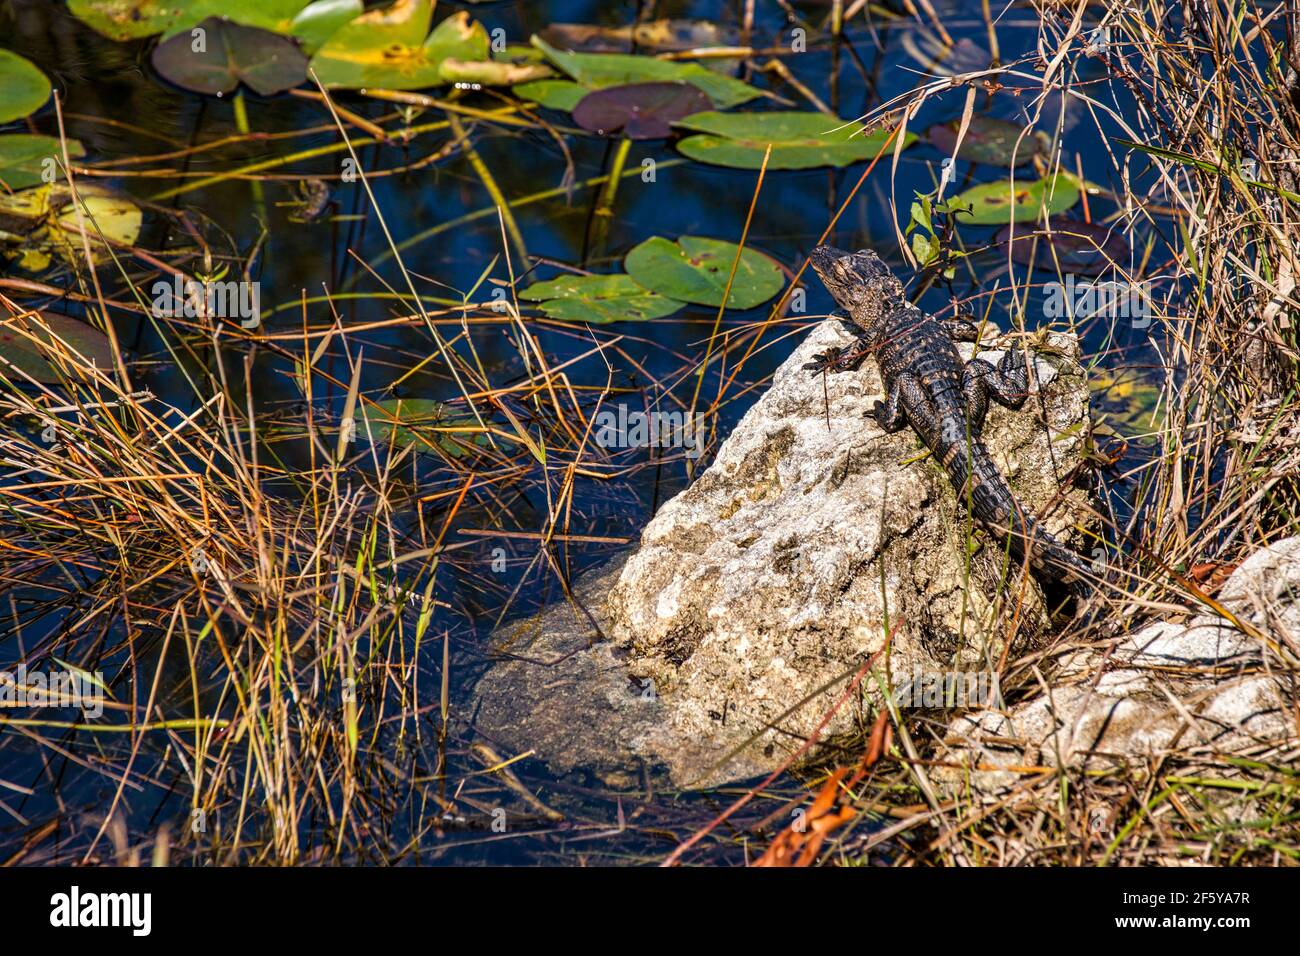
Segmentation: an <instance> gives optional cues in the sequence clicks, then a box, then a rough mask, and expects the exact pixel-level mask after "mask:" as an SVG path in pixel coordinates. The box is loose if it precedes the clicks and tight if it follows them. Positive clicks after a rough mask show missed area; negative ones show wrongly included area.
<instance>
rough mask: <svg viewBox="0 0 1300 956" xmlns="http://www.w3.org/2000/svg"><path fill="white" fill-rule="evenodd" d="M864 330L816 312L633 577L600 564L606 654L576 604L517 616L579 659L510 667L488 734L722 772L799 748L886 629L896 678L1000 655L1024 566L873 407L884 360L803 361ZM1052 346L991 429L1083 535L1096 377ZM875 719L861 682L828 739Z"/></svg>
mask: <svg viewBox="0 0 1300 956" xmlns="http://www.w3.org/2000/svg"><path fill="white" fill-rule="evenodd" d="M848 340H849V337H848V333H846V332H845V331H844V330H843V329H842V328H841V326H840V324H839V322H837V321H834V320H831V321H827V322H825V323H823V324H821V325H820V326H818V327H816V328H815V329H813V330H812V331H811V333H810V334H809V335H808V336H807V338H806V339H805V340H804V342H803V343H802V344H801V345H800V346H799V348H798V349H797V350H796V351H795V353H794V354H793V355H792V356H791V357H790V358H789V359H788V360H787V361H786V362H785V363H783V365H782V366H781V367H780V368H779V369H778V370H777V372H776V374H775V376H774V380H773V382H772V385H771V387H770V388H769V389H768V391H767V392H766V393H765V394H764V395H763V396H762V398H760V399H759V400H758V402H757V403H755V405H754V406H753V407H752V408H751V409H750V410H749V411H748V412H747V413H746V415H745V416H744V418H743V419H742V420H741V421H740V423H739V424H738V425H737V426H736V428H735V430H734V432H733V433H732V434H731V436H730V437H729V438H728V439H727V440H726V441H725V442H724V443H723V445H722V447H721V448H720V449H719V452H718V456H717V459H716V460H715V461H714V462H713V463H712V464H711V465H710V466H709V468H708V469H707V470H706V471H705V472H704V473H703V474H701V475H700V477H699V478H698V479H697V480H696V481H695V483H694V484H692V485H691V486H690V487H689V488H687V489H686V490H685V491H683V492H682V493H681V494H679V495H678V496H677V497H675V498H673V499H672V500H671V501H669V502H667V503H666V504H665V505H664V506H663V507H662V508H661V510H660V511H659V513H658V514H657V515H656V516H655V517H654V519H653V520H652V521H651V522H650V523H649V524H648V525H647V527H646V529H645V531H644V533H643V535H642V539H641V544H640V547H639V548H637V549H636V550H635V551H634V552H633V553H632V554H631V555H630V556H628V557H627V560H626V563H625V564H623V565H622V566H621V569H619V570H618V571H617V578H616V579H615V572H614V571H613V570H608V569H607V570H606V571H603V572H601V573H599V574H598V576H597V578H596V579H595V580H596V583H595V584H592V583H589V582H584V587H583V588H582V589H581V590H582V591H583V593H585V594H587V595H588V596H589V598H590V603H589V604H588V605H587V607H588V610H589V611H590V613H591V614H592V616H593V617H594V618H595V619H596V620H597V621H599V622H600V624H601V629H602V631H603V633H604V634H605V635H606V636H608V638H609V641H608V642H607V643H604V644H600V643H598V644H596V645H594V646H593V647H591V649H590V650H588V649H587V648H588V644H589V643H590V642H591V640H592V639H593V636H594V633H595V632H594V629H593V628H591V626H590V624H589V623H588V622H586V621H585V618H584V616H583V615H581V614H576V615H575V613H574V612H573V611H572V610H571V609H570V608H568V607H558V608H552V609H550V610H548V611H547V612H546V613H545V614H544V615H542V616H541V617H540V618H536V619H531V620H529V621H525V622H523V623H522V624H518V625H515V626H514V631H513V632H512V633H515V632H520V631H522V632H526V633H531V634H533V635H534V637H532V638H531V640H532V643H531V646H529V647H527V648H526V649H524V648H522V646H521V645H520V643H519V642H518V641H516V642H515V646H512V648H511V651H512V653H515V654H519V655H521V656H527V657H529V658H533V659H545V660H558V659H560V658H563V662H562V663H557V664H554V665H553V666H550V667H543V666H542V665H528V664H525V663H522V662H521V661H519V660H515V661H510V662H508V663H505V664H502V665H499V666H498V667H496V668H494V669H493V670H491V671H489V673H488V674H487V676H486V677H485V678H484V680H483V682H482V684H481V685H480V689H479V698H480V700H481V702H482V706H481V711H480V715H479V721H478V724H477V726H478V727H479V728H480V729H481V730H483V731H484V732H485V733H487V734H489V735H491V736H495V737H496V738H497V739H498V741H499V742H502V743H503V744H506V745H508V746H510V747H513V748H515V749H516V750H525V749H534V750H536V751H537V753H538V754H539V756H541V757H542V758H543V759H545V760H547V761H549V762H551V763H552V764H553V765H554V766H555V767H557V768H559V769H568V768H569V767H573V766H580V765H584V764H588V765H594V764H602V765H610V766H614V765H618V764H620V763H622V764H623V765H632V766H635V764H636V762H637V761H638V760H640V761H644V762H646V763H648V764H655V765H662V766H664V767H665V768H666V769H667V770H668V772H669V775H670V776H671V778H672V780H673V781H674V782H675V783H676V784H678V785H683V786H693V785H694V786H702V785H714V784H718V783H721V782H723V781H727V780H734V779H738V778H743V777H750V776H754V775H757V774H760V773H766V772H770V771H771V770H773V769H775V768H776V767H778V766H780V765H781V763H782V762H783V761H784V760H785V758H786V757H787V755H789V754H790V753H791V752H792V751H794V750H795V749H796V748H798V747H799V746H800V745H801V744H802V743H803V741H804V739H805V738H806V737H807V735H809V734H810V733H812V732H813V731H814V729H815V728H817V726H818V725H819V724H820V723H821V722H822V719H823V716H824V715H825V714H826V713H827V712H828V711H829V710H830V709H831V708H832V706H833V705H834V704H835V702H836V700H837V699H838V698H839V697H840V695H841V694H842V693H843V692H844V690H845V687H846V686H847V682H848V679H849V678H850V677H851V675H853V674H854V672H855V671H857V669H858V668H859V667H860V666H861V665H862V664H863V662H864V661H866V660H867V659H868V658H869V656H870V654H871V653H872V652H874V651H875V650H877V649H879V648H880V647H881V645H882V643H883V641H884V635H885V631H886V620H887V619H888V620H889V621H892V622H899V621H901V622H903V623H902V626H901V627H898V628H897V629H896V632H895V637H894V640H893V643H892V647H891V651H890V666H891V671H892V672H893V673H895V674H898V673H902V672H910V671H912V670H913V668H914V667H917V666H920V667H924V668H926V669H936V668H938V669H946V668H949V667H951V666H953V664H954V662H955V661H958V662H963V663H965V664H966V665H973V666H978V664H979V662H982V661H986V660H988V659H990V658H991V657H995V656H996V655H998V654H1000V652H1001V647H1000V646H998V645H996V644H995V643H994V642H992V641H990V640H989V638H988V637H987V635H986V632H985V628H986V626H987V624H986V623H985V622H987V621H988V620H989V608H990V603H991V602H992V601H993V600H995V599H996V598H997V596H998V595H1003V596H1005V595H1006V594H1007V592H1008V590H1009V588H1017V587H1019V586H1020V584H1021V582H1019V581H1018V580H1013V581H1012V582H1011V584H1010V585H1007V584H1004V583H1002V578H1003V577H1004V573H1003V567H1002V566H1003V564H1004V563H1005V557H1004V555H1003V554H1002V553H1001V551H1000V550H999V549H998V548H996V547H983V548H981V549H978V550H976V551H975V553H974V554H973V555H972V554H971V552H972V548H971V547H970V542H972V541H974V540H977V539H978V535H977V534H972V533H971V532H969V531H968V528H967V518H966V515H965V511H964V509H963V508H961V507H959V504H958V501H957V498H956V495H955V494H954V492H953V490H952V489H951V488H950V487H949V485H948V481H947V478H946V477H945V476H944V475H943V473H942V471H941V470H940V469H939V467H938V465H937V464H936V463H934V462H932V461H930V460H928V459H926V458H924V457H923V454H924V448H923V447H922V446H921V445H920V442H919V440H918V439H917V438H916V437H915V435H914V434H913V433H912V432H911V431H910V430H904V431H902V432H900V433H898V434H895V435H887V434H885V433H884V432H883V431H881V430H880V429H879V428H878V427H877V426H876V424H875V422H874V421H873V420H871V419H869V418H866V417H865V415H866V412H867V411H868V409H870V408H871V406H872V405H873V404H874V402H875V401H876V399H878V398H881V397H882V395H881V383H880V377H879V374H878V372H877V370H876V368H875V363H874V362H871V361H868V362H867V363H866V364H865V365H864V366H863V368H862V369H861V370H860V371H858V372H855V373H844V374H840V375H833V376H826V377H824V378H823V377H821V376H814V375H811V374H809V373H808V372H807V371H805V370H803V369H802V367H801V366H802V365H803V364H804V363H805V362H808V361H810V360H811V359H812V357H813V355H814V354H815V353H817V352H820V351H823V350H824V349H826V348H830V347H837V346H840V345H843V344H846V343H847V342H848ZM1003 344H1004V345H1005V344H1009V343H1003ZM971 348H972V347H971V346H965V350H966V351H965V354H966V356H967V357H969V355H970V353H971ZM1039 348H1041V349H1042V351H1041V352H1038V353H1036V355H1037V360H1036V362H1035V364H1034V368H1033V374H1032V377H1033V378H1035V379H1036V381H1037V382H1038V383H1039V386H1040V388H1039V389H1037V390H1035V391H1034V392H1033V393H1032V394H1031V396H1030V399H1029V401H1028V402H1027V403H1026V405H1025V406H1024V408H1023V409H1021V410H1020V411H1018V412H1010V411H1008V410H1006V409H1002V408H998V407H994V408H993V409H992V410H991V411H990V414H989V419H988V422H987V423H986V425H985V429H984V437H985V442H986V444H987V445H988V447H989V451H990V453H991V454H992V456H993V459H994V461H995V462H996V463H997V464H998V466H999V468H1000V469H1001V470H1002V472H1003V474H1005V475H1006V476H1007V478H1008V481H1009V483H1010V485H1011V487H1012V489H1013V490H1014V491H1015V493H1016V494H1017V496H1018V497H1019V499H1020V501H1021V502H1022V504H1023V505H1024V506H1025V507H1026V508H1027V509H1028V510H1030V511H1031V512H1035V513H1038V512H1044V513H1045V520H1044V523H1045V525H1046V526H1047V527H1048V528H1049V529H1050V530H1052V531H1053V532H1054V533H1058V534H1060V535H1061V536H1062V537H1063V538H1064V539H1065V540H1067V541H1068V540H1069V539H1070V535H1069V533H1068V529H1069V528H1070V527H1071V526H1072V525H1074V524H1075V523H1080V522H1082V520H1083V519H1082V513H1083V512H1082V510H1081V508H1080V502H1081V501H1082V498H1083V496H1082V494H1081V493H1079V492H1077V491H1073V490H1071V489H1068V488H1066V489H1064V491H1065V493H1064V494H1062V488H1061V486H1062V483H1063V480H1064V476H1066V475H1067V474H1068V473H1069V472H1070V470H1071V469H1072V468H1073V467H1074V466H1075V465H1076V464H1077V462H1078V458H1079V453H1080V451H1081V448H1082V444H1083V435H1084V433H1085V428H1083V427H1080V426H1081V424H1082V423H1084V422H1085V421H1086V417H1087V401H1088V390H1087V382H1086V379H1085V376H1084V373H1083V370H1082V369H1081V368H1080V367H1079V365H1078V347H1077V343H1076V342H1075V340H1074V339H1073V338H1072V337H1069V336H1065V335H1054V336H1052V337H1050V339H1049V340H1048V341H1047V342H1046V343H1044V344H1043V345H1041V346H1039ZM981 354H982V355H984V357H986V358H990V359H992V360H993V361H996V360H997V358H998V357H999V356H1000V353H998V352H993V353H991V354H990V353H988V352H982V353H981ZM1053 504H1054V505H1055V508H1054V510H1046V509H1048V507H1049V505H1053ZM1016 571H1018V569H1016ZM1016 571H1012V572H1011V576H1012V577H1013V579H1014V578H1015V576H1016ZM611 584H612V587H610V586H609V585H611ZM606 587H608V591H607V593H602V590H601V589H602V588H606ZM1022 590H1027V591H1028V592H1030V593H1031V594H1032V593H1035V592H1034V586H1033V585H1032V583H1026V584H1025V585H1024V588H1023V589H1022ZM1030 604H1031V606H1030V608H1029V609H1028V611H1027V612H1026V613H1028V614H1030V615H1032V614H1033V613H1035V612H1034V610H1033V607H1032V599H1031V602H1030ZM504 639H505V635H498V640H504ZM564 655H570V656H568V657H565V656H564ZM868 684H870V682H868ZM638 689H639V691H638ZM651 692H652V693H651ZM562 712H567V713H568V714H569V715H570V716H569V717H567V718H566V717H563V716H562V715H561V714H562ZM557 715H559V716H557ZM864 717H865V714H864V707H863V700H862V696H861V694H856V695H854V697H853V699H852V700H850V701H847V702H846V703H845V705H844V706H842V707H840V709H839V710H838V711H837V712H836V714H835V715H834V717H832V718H831V720H830V721H829V723H828V724H827V726H826V728H825V729H824V731H823V738H826V737H831V736H835V735H839V734H844V733H846V732H850V731H853V730H855V729H857V727H858V726H859V724H860V722H861V721H862V720H863V719H864ZM566 721H567V723H566ZM566 727H567V728H568V729H567V730H566ZM566 733H567V734H568V737H567V738H566Z"/></svg>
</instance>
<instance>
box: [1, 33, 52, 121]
mask: <svg viewBox="0 0 1300 956" xmlns="http://www.w3.org/2000/svg"><path fill="white" fill-rule="evenodd" d="M49 98H50V81H49V80H48V79H47V78H46V76H45V74H44V73H42V72H41V71H40V70H38V69H37V68H36V67H35V66H34V65H33V64H32V63H31V62H30V61H29V60H27V59H25V58H23V57H21V56H19V55H18V54H17V53H14V52H13V51H12V50H0V123H10V122H12V121H14V120H16V119H22V118H23V117H24V116H27V115H28V114H29V113H35V112H36V111H37V110H38V109H40V108H41V107H42V106H44V105H45V101H46V100H48V99H49Z"/></svg>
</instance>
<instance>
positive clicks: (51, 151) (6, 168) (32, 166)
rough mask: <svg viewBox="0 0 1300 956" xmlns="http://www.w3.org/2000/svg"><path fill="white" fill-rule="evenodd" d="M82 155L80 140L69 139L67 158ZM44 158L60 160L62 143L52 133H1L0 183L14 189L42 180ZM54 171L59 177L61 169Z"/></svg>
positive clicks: (58, 163) (61, 157)
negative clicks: (42, 134) (40, 134)
mask: <svg viewBox="0 0 1300 956" xmlns="http://www.w3.org/2000/svg"><path fill="white" fill-rule="evenodd" d="M85 155H86V150H85V149H84V148H83V147H82V145H81V143H80V142H78V141H77V140H75V139H70V140H68V156H69V157H70V158H72V159H80V158H81V157H83V156H85ZM47 159H53V160H55V162H56V165H61V164H62V162H63V146H62V144H61V143H60V142H59V141H58V140H57V139H55V138H54V137H53V136H33V135H31V134H29V133H8V134H6V135H4V136H0V183H2V184H3V185H4V186H5V187H6V188H8V189H13V190H18V189H26V188H27V187H28V186H35V185H37V184H38V183H40V182H41V181H42V174H43V173H44V172H45V170H46V168H47V166H46V163H45V160H47ZM57 175H58V176H59V178H62V176H63V173H62V171H59V172H58V174H57Z"/></svg>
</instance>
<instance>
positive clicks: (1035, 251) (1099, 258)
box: [995, 216, 1129, 276]
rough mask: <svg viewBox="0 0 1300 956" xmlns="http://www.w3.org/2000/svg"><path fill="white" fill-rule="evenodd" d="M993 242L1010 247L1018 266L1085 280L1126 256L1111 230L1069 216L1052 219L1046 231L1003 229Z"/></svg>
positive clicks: (1126, 248) (1119, 238) (1122, 241)
mask: <svg viewBox="0 0 1300 956" xmlns="http://www.w3.org/2000/svg"><path fill="white" fill-rule="evenodd" d="M1013 229H1014V236H1013V235H1012V230H1013ZM995 241H996V242H998V243H1004V242H1009V243H1011V258H1012V259H1013V260H1014V261H1015V262H1019V263H1020V264H1021V265H1026V266H1028V265H1033V266H1036V267H1038V268H1039V269H1050V270H1051V271H1053V272H1056V271H1058V270H1059V271H1061V272H1073V273H1075V274H1076V275H1087V276H1095V275H1101V274H1102V273H1103V272H1105V271H1107V270H1108V269H1111V268H1114V267H1117V266H1119V265H1120V264H1121V263H1122V262H1123V261H1124V260H1125V259H1127V258H1128V253H1129V245H1128V242H1127V241H1125V239H1124V237H1123V236H1122V235H1121V234H1120V233H1119V232H1118V231H1116V230H1115V229H1107V228H1106V227H1105V226H1099V225H1097V224H1096V223H1091V222H1083V221H1082V220H1079V219H1072V218H1070V217H1069V216H1053V217H1052V218H1051V220H1049V224H1048V228H1046V229H1043V228H1038V229H1028V228H1026V227H1025V226H1023V225H1021V226H1011V225H1007V226H1004V227H1003V228H1002V229H1001V230H999V231H998V234H997V238H996V240H995Z"/></svg>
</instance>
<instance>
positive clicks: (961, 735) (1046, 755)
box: [938, 537, 1300, 792]
mask: <svg viewBox="0 0 1300 956" xmlns="http://www.w3.org/2000/svg"><path fill="white" fill-rule="evenodd" d="M1219 601H1220V603H1222V604H1223V606H1224V607H1226V608H1227V609H1228V610H1229V611H1230V612H1231V613H1232V614H1234V615H1236V616H1237V617H1238V618H1240V619H1242V620H1245V621H1249V622H1250V623H1251V624H1253V625H1254V626H1255V627H1257V628H1259V629H1260V630H1261V631H1262V632H1264V633H1265V634H1266V635H1268V634H1273V635H1275V636H1276V637H1280V638H1281V640H1282V643H1284V644H1285V643H1287V642H1289V644H1290V647H1291V648H1292V649H1293V651H1294V648H1295V647H1296V645H1297V641H1298V639H1300V537H1296V538H1288V539H1287V540H1285V541H1282V542H1279V543H1277V544H1275V545H1273V546H1271V547H1268V548H1264V549H1263V550H1261V551H1259V552H1257V553H1256V554H1254V555H1252V556H1251V557H1250V558H1249V559H1248V560H1246V561H1245V562H1243V563H1242V564H1241V566H1240V567H1238V568H1237V569H1236V570H1235V571H1234V572H1233V573H1232V576H1231V577H1230V578H1229V579H1228V581H1227V582H1226V583H1225V585H1224V587H1223V589H1222V591H1221V592H1220V594H1219ZM1270 662H1272V665H1276V657H1274V656H1272V655H1271V653H1270V651H1269V649H1268V648H1267V647H1266V646H1265V645H1264V644H1263V642H1261V641H1260V639H1259V638H1256V637H1253V636H1250V635H1247V634H1244V633H1242V631H1240V630H1238V629H1237V628H1236V627H1234V626H1232V625H1231V624H1229V623H1228V622H1226V621H1224V620H1221V619H1219V618H1218V617H1216V616H1211V615H1202V616H1198V617H1196V618H1194V619H1192V620H1191V621H1189V622H1187V623H1185V624H1178V623H1173V622H1169V621H1157V622H1155V623H1153V624H1150V625H1147V626H1146V627H1143V628H1142V629H1140V630H1139V631H1137V632H1136V633H1134V634H1131V635H1129V636H1128V637H1126V638H1124V639H1123V640H1122V641H1121V643H1120V644H1119V646H1118V647H1116V648H1115V651H1114V653H1113V654H1112V655H1111V657H1110V659H1109V660H1108V661H1103V653H1102V650H1100V649H1088V650H1085V651H1081V652H1076V653H1075V654H1073V655H1072V656H1071V657H1070V658H1069V659H1068V660H1067V661H1066V662H1065V663H1064V665H1063V666H1062V668H1061V670H1060V672H1059V673H1058V674H1057V675H1056V678H1055V680H1054V681H1053V687H1052V689H1051V691H1050V693H1046V694H1043V695H1040V696H1036V697H1034V698H1032V699H1030V700H1027V701H1025V702H1022V703H1019V704H1017V705H1016V706H1014V707H1012V708H1011V709H1010V710H1009V711H993V710H986V711H979V712H974V713H970V714H965V715H962V716H960V717H958V718H957V719H956V720H954V721H953V722H952V724H951V725H950V727H949V731H948V737H947V741H946V742H947V744H948V745H949V747H950V751H949V753H947V754H946V755H944V758H943V759H944V760H945V761H947V762H950V763H951V762H955V763H958V764H960V765H962V766H963V767H966V768H977V769H974V770H972V772H970V773H969V774H967V773H966V772H964V771H958V772H954V771H948V772H946V773H944V774H939V775H938V776H939V777H940V778H941V782H942V781H943V780H946V781H947V782H949V783H952V784H954V785H960V786H965V785H967V784H969V785H970V786H972V787H973V788H974V789H976V790H981V791H986V792H992V791H996V790H998V789H1001V788H1003V787H1006V786H1008V785H1010V784H1011V783H1013V782H1015V781H1016V780H1017V779H1019V778H1018V775H1017V774H1016V773H1014V772H1010V771H1007V770H999V769H996V768H1000V767H1002V768H1007V767H1013V766H1021V767H1023V766H1047V767H1059V766H1068V767H1072V768H1079V769H1097V768H1101V767H1106V766H1114V765H1117V764H1130V765H1131V764H1134V763H1137V764H1141V763H1144V762H1145V761H1147V760H1149V759H1151V758H1154V757H1158V756H1160V755H1162V754H1165V753H1168V752H1170V751H1172V750H1174V749H1175V748H1177V750H1178V751H1179V752H1180V753H1181V754H1184V755H1188V756H1192V757H1193V758H1194V757H1195V756H1196V755H1197V754H1206V755H1208V754H1222V753H1231V752H1234V751H1239V750H1243V749H1249V748H1257V747H1276V746H1281V747H1287V746H1294V744H1295V742H1296V741H1297V739H1298V738H1300V730H1298V728H1297V726H1296V718H1295V714H1294V712H1293V710H1292V708H1291V705H1290V703H1289V701H1291V700H1293V699H1294V694H1293V688H1292V687H1291V681H1292V679H1291V678H1290V677H1289V676H1288V675H1287V674H1286V673H1285V672H1282V671H1273V669H1272V666H1270ZM1062 682H1064V683H1062ZM979 768H982V769H979Z"/></svg>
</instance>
